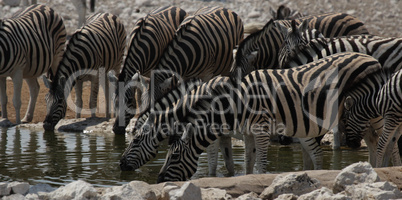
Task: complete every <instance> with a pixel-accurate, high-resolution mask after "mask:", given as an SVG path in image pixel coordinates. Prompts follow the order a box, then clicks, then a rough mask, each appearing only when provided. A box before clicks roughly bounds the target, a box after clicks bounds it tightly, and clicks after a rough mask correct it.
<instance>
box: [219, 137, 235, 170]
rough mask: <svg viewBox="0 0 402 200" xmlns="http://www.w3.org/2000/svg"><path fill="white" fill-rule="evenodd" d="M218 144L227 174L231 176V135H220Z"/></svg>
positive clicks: (232, 164) (232, 163)
mask: <svg viewBox="0 0 402 200" xmlns="http://www.w3.org/2000/svg"><path fill="white" fill-rule="evenodd" d="M219 145H220V149H221V153H222V155H223V159H224V161H225V166H226V169H227V170H228V173H229V176H233V175H234V162H233V151H232V137H230V136H228V135H222V136H221V137H220V138H219Z"/></svg>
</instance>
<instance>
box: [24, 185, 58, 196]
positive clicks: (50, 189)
mask: <svg viewBox="0 0 402 200" xmlns="http://www.w3.org/2000/svg"><path fill="white" fill-rule="evenodd" d="M55 190H56V188H54V187H52V186H50V185H48V184H42V183H41V184H36V185H33V186H31V188H29V192H28V193H29V194H37V193H39V192H53V191H55Z"/></svg>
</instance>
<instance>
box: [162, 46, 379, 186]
mask: <svg viewBox="0 0 402 200" xmlns="http://www.w3.org/2000/svg"><path fill="white" fill-rule="evenodd" d="M381 70H382V68H381V65H380V64H379V63H378V61H377V60H375V59H374V58H372V57H370V56H367V55H363V54H358V53H344V54H337V55H333V56H330V57H326V58H323V59H320V60H318V61H316V62H314V63H309V64H307V65H303V66H300V67H297V68H291V69H285V70H258V71H254V72H252V73H250V74H249V75H247V76H245V77H244V78H243V79H242V82H241V84H240V85H239V86H238V87H234V86H226V87H222V88H219V87H216V88H215V89H214V90H212V93H211V94H210V95H209V97H210V98H209V99H208V98H200V99H199V101H198V102H197V103H196V106H193V107H192V112H188V114H187V115H185V116H182V117H181V118H182V119H185V120H184V121H182V122H183V123H184V124H187V123H191V124H192V125H193V126H195V130H196V131H195V134H193V135H192V136H191V137H189V138H182V139H179V140H177V141H176V142H175V143H174V144H173V145H171V148H170V150H169V152H168V154H167V158H166V160H165V164H164V167H163V168H162V169H161V172H160V174H159V177H158V181H159V182H161V181H177V180H186V179H188V178H190V177H191V176H192V175H193V174H194V173H195V171H196V169H197V161H198V158H199V156H200V154H201V153H202V152H203V151H204V150H205V148H206V147H207V146H208V145H209V144H210V143H211V142H212V141H214V140H216V139H217V138H219V137H221V135H223V134H227V133H228V132H229V131H235V132H239V133H243V134H246V135H254V136H255V137H256V139H255V145H256V150H257V155H258V154H260V155H265V157H266V155H267V148H268V143H269V136H270V135H271V134H272V133H273V132H280V133H281V134H284V135H287V136H292V137H299V138H306V137H317V136H320V135H323V134H325V133H327V132H328V130H330V129H332V128H333V127H334V126H335V125H336V124H337V119H338V118H339V112H340V111H341V110H342V105H343V99H344V94H345V93H346V92H347V91H348V90H350V89H351V88H350V86H351V85H357V84H358V83H359V82H360V81H361V80H362V79H370V78H371V77H372V76H373V75H374V74H377V73H381ZM323 83H324V84H323ZM200 121H201V122H200ZM223 125H224V127H226V128H224V129H220V128H211V127H216V126H218V127H222V126H223ZM221 130H223V131H221ZM190 135H191V134H190ZM260 157H262V158H263V157H264V156H260ZM260 162H265V163H263V164H265V165H266V160H264V161H260Z"/></svg>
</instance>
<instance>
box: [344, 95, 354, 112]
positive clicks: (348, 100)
mask: <svg viewBox="0 0 402 200" xmlns="http://www.w3.org/2000/svg"><path fill="white" fill-rule="evenodd" d="M354 103H355V102H354V100H353V99H352V97H351V96H348V97H346V99H345V102H344V103H343V105H344V106H345V109H346V110H347V111H349V110H350V109H351V108H352V106H353V105H354Z"/></svg>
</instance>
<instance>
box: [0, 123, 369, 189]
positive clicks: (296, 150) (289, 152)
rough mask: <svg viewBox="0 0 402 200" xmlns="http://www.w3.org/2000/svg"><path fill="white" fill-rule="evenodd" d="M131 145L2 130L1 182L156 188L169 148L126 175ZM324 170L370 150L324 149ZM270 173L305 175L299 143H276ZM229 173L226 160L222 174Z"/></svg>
mask: <svg viewBox="0 0 402 200" xmlns="http://www.w3.org/2000/svg"><path fill="white" fill-rule="evenodd" d="M127 143H128V141H126V139H125V138H124V136H103V135H92V134H85V133H66V132H62V133H50V132H46V133H44V132H43V131H31V130H28V129H22V128H15V127H13V128H9V129H0V182H3V181H27V182H29V183H30V184H38V183H46V184H50V185H52V186H60V185H66V184H68V183H69V182H72V181H75V180H78V179H81V180H85V181H87V182H89V183H91V184H93V185H95V186H103V187H108V186H115V185H121V184H125V183H128V182H130V181H132V180H141V181H145V182H148V183H150V184H153V183H155V182H156V179H157V174H158V172H159V169H160V167H161V166H162V165H163V161H164V158H165V155H164V154H165V153H166V152H165V150H166V149H167V145H166V144H163V145H162V146H161V147H160V150H159V153H158V156H157V158H155V159H154V160H152V161H151V162H149V163H147V164H146V165H144V166H143V167H141V168H140V169H138V170H136V171H130V172H121V171H120V170H119V167H118V161H119V158H120V156H121V154H122V152H123V151H124V149H125V147H126V144H127ZM323 148H324V156H325V157H324V169H342V168H343V167H345V166H347V165H349V164H351V163H354V162H357V161H366V160H367V156H368V153H367V151H366V150H364V149H361V150H347V149H344V150H342V151H336V152H334V151H332V150H331V148H330V147H328V146H324V147H323ZM243 153H244V150H243V149H242V148H241V147H234V161H235V170H236V176H239V175H244V173H245V170H244V168H243ZM268 160H269V163H268V171H269V172H270V173H278V172H289V171H301V170H302V169H303V167H302V162H303V160H302V155H301V147H300V146H299V145H298V144H293V145H290V146H281V145H271V146H270V148H269V152H268ZM199 163H200V164H199V167H198V171H197V173H196V174H195V175H194V176H193V178H200V177H206V176H208V165H207V159H206V155H205V154H202V156H201V158H200V161H199ZM225 175H226V169H225V167H224V166H223V160H222V158H221V157H220V159H219V166H218V174H217V176H219V177H222V176H225Z"/></svg>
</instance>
